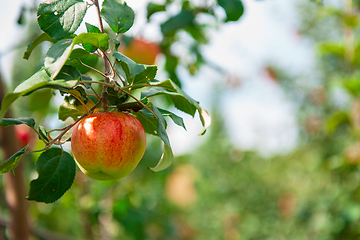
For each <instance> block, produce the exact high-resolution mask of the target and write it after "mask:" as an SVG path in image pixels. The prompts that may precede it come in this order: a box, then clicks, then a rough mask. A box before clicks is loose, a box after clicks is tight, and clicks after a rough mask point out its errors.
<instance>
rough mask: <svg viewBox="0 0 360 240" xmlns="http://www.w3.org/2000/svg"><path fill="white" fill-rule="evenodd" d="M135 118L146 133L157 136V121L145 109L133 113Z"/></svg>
mask: <svg viewBox="0 0 360 240" xmlns="http://www.w3.org/2000/svg"><path fill="white" fill-rule="evenodd" d="M135 116H136V118H137V119H138V120H139V121H140V123H141V125H142V126H143V128H144V130H145V132H146V133H148V134H151V135H155V136H158V134H157V119H156V118H155V116H154V115H153V114H152V113H151V112H150V111H149V110H147V109H146V108H143V109H141V110H140V111H138V112H136V113H135Z"/></svg>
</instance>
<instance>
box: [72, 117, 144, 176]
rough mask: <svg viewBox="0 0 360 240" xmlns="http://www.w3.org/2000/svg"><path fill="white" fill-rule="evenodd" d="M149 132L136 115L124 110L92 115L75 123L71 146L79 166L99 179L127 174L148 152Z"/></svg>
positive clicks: (87, 173) (84, 171)
mask: <svg viewBox="0 0 360 240" xmlns="http://www.w3.org/2000/svg"><path fill="white" fill-rule="evenodd" d="M145 147H146V135H145V131H144V128H143V126H142V125H141V123H140V122H139V120H137V119H136V118H135V117H133V116H131V115H129V114H125V113H121V112H99V113H94V114H91V115H89V116H88V117H86V118H84V119H83V120H81V121H80V122H79V123H77V124H76V125H75V127H74V131H73V133H72V137H71V149H72V153H73V155H74V158H75V160H76V162H77V163H78V166H79V168H80V169H81V171H82V172H83V173H85V174H86V175H87V176H89V177H91V178H94V179H98V180H113V179H118V178H122V177H125V176H126V175H128V174H129V173H130V172H132V171H133V170H134V168H135V167H136V165H137V164H138V163H139V161H140V159H141V158H142V156H143V155H144V152H145Z"/></svg>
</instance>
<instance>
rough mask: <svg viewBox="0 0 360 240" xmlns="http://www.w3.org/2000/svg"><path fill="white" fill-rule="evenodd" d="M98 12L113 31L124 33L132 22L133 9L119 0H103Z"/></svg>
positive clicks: (133, 16) (133, 17)
mask: <svg viewBox="0 0 360 240" xmlns="http://www.w3.org/2000/svg"><path fill="white" fill-rule="evenodd" d="M100 14H101V17H102V18H103V19H104V20H105V21H106V22H107V24H109V26H110V28H111V29H112V30H113V31H114V32H115V33H125V32H126V31H128V30H129V29H130V28H131V27H132V25H133V24H134V19H135V13H134V11H133V10H132V9H131V7H129V6H128V5H127V4H126V3H125V2H124V3H122V1H121V0H104V2H103V4H102V9H101V13H100Z"/></svg>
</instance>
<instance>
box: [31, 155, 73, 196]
mask: <svg viewBox="0 0 360 240" xmlns="http://www.w3.org/2000/svg"><path fill="white" fill-rule="evenodd" d="M36 171H37V172H38V174H39V177H38V178H37V179H35V180H32V181H31V182H30V190H29V196H28V197H27V199H28V200H33V201H37V202H44V203H52V202H55V201H56V200H58V199H59V198H60V197H62V196H63V195H64V193H65V192H66V191H67V190H68V189H69V188H70V187H71V185H72V183H73V181H74V178H75V171H76V164H75V161H74V159H73V157H72V156H71V155H70V154H69V153H67V152H65V151H63V150H62V149H60V148H50V149H48V150H46V151H45V152H43V153H42V154H41V155H40V157H39V158H38V160H37V162H36Z"/></svg>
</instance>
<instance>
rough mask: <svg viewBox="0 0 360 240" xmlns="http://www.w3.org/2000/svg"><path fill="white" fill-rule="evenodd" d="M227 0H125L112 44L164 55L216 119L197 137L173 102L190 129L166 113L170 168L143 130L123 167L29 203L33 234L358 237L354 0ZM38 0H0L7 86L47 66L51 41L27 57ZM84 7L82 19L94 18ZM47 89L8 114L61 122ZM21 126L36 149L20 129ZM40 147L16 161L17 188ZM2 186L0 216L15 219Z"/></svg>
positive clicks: (149, 58)
mask: <svg viewBox="0 0 360 240" xmlns="http://www.w3.org/2000/svg"><path fill="white" fill-rule="evenodd" d="M221 2H222V1H218V2H216V1H211V0H193V1H185V0H173V1H170V0H168V1H165V0H157V1H155V0H154V1H148V0H136V1H134V0H129V1H127V3H128V5H129V6H130V7H132V8H133V9H134V11H135V13H136V18H135V24H134V27H133V28H132V29H131V30H130V31H129V32H128V33H126V35H125V36H123V37H122V45H121V46H120V49H119V50H120V51H122V52H123V53H124V54H125V55H127V56H129V57H131V58H133V59H134V60H135V61H137V62H139V63H144V64H154V63H155V64H156V65H158V66H159V69H160V70H159V73H158V76H157V79H159V80H165V79H166V78H171V79H173V80H174V81H176V82H177V83H178V84H179V85H181V87H182V88H183V89H184V90H185V91H186V92H187V93H188V94H189V95H190V96H191V97H193V98H194V99H196V100H197V101H199V102H200V104H201V105H202V106H203V107H204V108H206V109H207V110H208V111H209V112H210V114H211V116H212V125H211V127H210V128H209V130H208V131H207V133H206V134H205V136H198V133H199V132H201V124H200V122H199V121H198V118H197V117H195V118H194V119H193V118H192V117H188V116H186V115H185V114H183V113H181V112H176V109H174V111H175V112H176V113H177V114H178V115H180V116H182V117H183V118H184V120H185V125H186V128H187V131H184V130H183V129H182V128H180V127H178V126H176V125H171V123H170V122H169V126H168V132H169V137H170V141H171V143H172V147H173V150H174V153H175V161H174V163H173V165H172V166H171V167H170V168H168V169H166V170H164V171H162V172H159V173H153V172H152V171H151V170H149V169H148V167H153V166H155V165H156V163H157V160H158V159H159V157H160V155H161V152H162V149H161V142H160V141H158V140H157V139H153V138H152V137H151V136H148V145H147V151H146V153H145V156H144V158H143V159H142V161H141V162H140V164H139V165H138V167H137V168H136V169H135V171H134V172H132V173H131V174H130V175H129V176H127V177H125V178H123V179H121V180H118V181H107V182H100V181H96V180H93V179H90V178H88V177H86V176H85V175H83V174H82V173H81V172H80V171H79V172H78V173H77V176H76V180H75V183H74V185H73V186H72V188H71V189H70V190H69V191H68V192H67V193H66V194H65V195H64V196H63V197H62V198H61V199H60V200H59V201H57V202H55V203H53V204H43V203H35V202H30V203H29V219H30V225H31V229H32V231H33V233H34V237H33V239H89V240H91V239H96V240H97V239H104V240H107V239H125V240H127V239H129V240H132V239H136V240H143V239H146V240H150V239H179V240H191V239H208V240H213V239H214V240H217V239H225V240H236V239H261V240H262V239H274V240H283V239H284V240H285V239H291V240H296V239H360V182H359V180H360V169H359V165H358V163H359V162H360V141H359V139H360V130H359V128H360V98H359V97H360V71H359V70H358V68H359V67H360V45H359V41H358V35H359V20H360V19H359V15H358V13H359V10H360V2H359V1H358V0H324V1H323V2H321V1H316V0H314V1H311V0H293V1H288V0H262V1H255V0H242V7H243V13H242V14H240V16H238V17H236V16H235V19H234V17H233V16H232V15H230V14H229V11H226V10H225V8H224V7H221V6H219V5H218V4H220V3H221ZM38 3H39V2H37V1H33V0H13V1H3V2H1V3H0V6H1V7H0V19H1V22H2V23H3V24H2V25H1V32H2V35H1V37H0V72H1V75H2V79H3V81H4V82H5V86H6V90H7V91H12V90H13V89H14V87H15V86H16V85H17V84H19V83H20V82H22V81H23V80H25V79H27V78H28V77H29V76H31V75H32V74H33V73H34V72H36V71H37V70H38V69H39V68H41V66H42V64H43V62H42V59H43V57H44V55H45V53H46V52H45V49H46V48H48V47H49V45H46V44H44V45H42V46H41V47H38V48H37V49H36V51H34V52H33V53H32V56H31V58H30V59H29V60H24V59H21V57H22V55H23V52H24V51H25V50H26V47H27V45H28V43H29V42H31V41H32V40H33V39H35V38H36V37H37V36H38V35H39V33H40V30H39V29H38V27H37V24H36V10H34V9H36V7H37V5H38ZM238 9H239V8H238ZM92 11H93V10H92V9H91V8H90V9H89V11H88V15H87V16H86V18H85V20H84V22H88V23H91V24H94V25H97V23H96V15H94V14H95V13H94V12H92ZM189 12H191V13H193V15H190V16H193V18H191V21H190V22H189V21H186V20H188V19H189V15H186V14H188V13H189ZM195 12H196V14H194V13H195ZM235 15H236V14H235ZM174 19H175V20H174ZM176 19H177V20H179V19H180V23H181V24H179V21H176ZM78 31H79V32H82V31H86V29H85V27H84V25H82V26H81V27H80V28H79V30H78ZM52 97H53V93H52V92H51V91H50V90H45V91H38V92H36V93H35V94H32V95H31V96H29V97H23V98H21V99H19V100H17V101H16V102H15V104H14V106H13V108H12V112H13V115H15V116H16V117H25V116H27V117H29V116H31V117H33V118H35V119H36V120H37V122H41V123H42V124H43V125H44V126H47V127H49V128H53V127H59V126H62V125H63V124H64V123H63V122H61V121H60V120H58V117H57V109H58V107H59V105H60V104H61V101H62V99H59V98H58V96H55V97H54V98H52ZM39 103H41V104H39ZM163 104H166V103H163ZM0 134H1V132H0ZM16 136H17V138H18V141H19V144H20V146H21V145H23V144H26V143H27V142H28V141H30V146H31V147H32V148H33V149H37V148H38V144H39V143H38V142H37V141H36V137H35V136H33V135H31V134H30V133H29V129H27V128H26V127H24V126H22V125H20V126H17V128H16ZM65 147H69V146H65ZM37 157H38V155H36V154H33V155H31V156H29V155H25V156H24V157H23V159H22V162H23V164H24V176H25V183H26V184H25V185H28V182H30V181H31V180H32V179H34V178H36V177H37V173H36V171H35V164H34V162H35V160H36V159H37ZM0 159H1V154H0ZM0 184H1V185H4V183H3V181H1V182H0ZM2 189H3V187H2V188H1V190H0V200H1V201H0V220H1V221H0V223H1V222H6V220H7V219H8V217H9V211H8V208H7V205H6V204H5V200H4V194H5V193H4V191H3V190H2ZM0 225H1V226H2V227H1V233H2V234H4V235H6V234H7V231H8V230H7V228H6V227H5V225H6V224H0Z"/></svg>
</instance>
